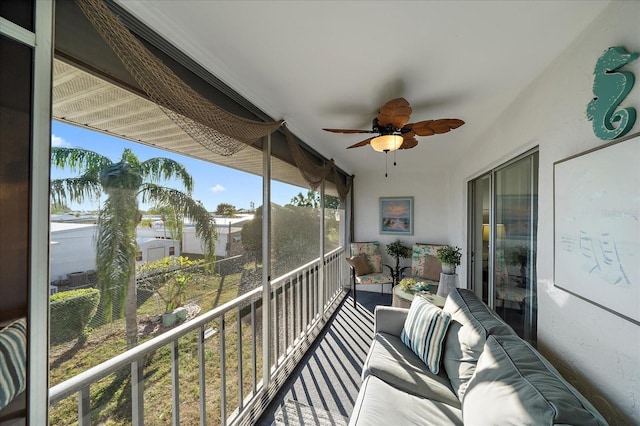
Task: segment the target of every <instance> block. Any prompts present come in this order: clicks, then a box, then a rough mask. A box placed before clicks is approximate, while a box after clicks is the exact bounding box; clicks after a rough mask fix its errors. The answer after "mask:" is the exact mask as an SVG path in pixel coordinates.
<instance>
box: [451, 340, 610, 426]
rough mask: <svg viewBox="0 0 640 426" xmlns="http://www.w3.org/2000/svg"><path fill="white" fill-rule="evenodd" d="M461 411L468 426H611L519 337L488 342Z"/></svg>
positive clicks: (470, 382)
mask: <svg viewBox="0 0 640 426" xmlns="http://www.w3.org/2000/svg"><path fill="white" fill-rule="evenodd" d="M488 401H490V403H487V402H488ZM462 410H463V413H464V421H465V423H468V424H514V425H515V424H517V425H540V424H545V425H552V424H576V425H606V424H607V422H606V421H605V419H604V418H603V417H602V416H601V415H600V413H598V411H597V410H596V409H595V408H594V407H593V406H592V405H591V403H589V402H588V401H587V400H586V399H585V398H584V397H583V396H582V395H581V394H580V393H579V392H578V391H577V390H576V389H575V388H574V387H573V386H571V385H570V384H569V383H567V382H566V381H565V380H564V379H563V378H562V376H561V375H560V373H558V371H557V370H556V369H555V368H553V366H551V364H550V363H549V362H548V361H547V360H546V359H544V358H543V357H542V355H540V353H539V352H538V351H536V350H535V349H534V348H533V347H531V345H529V344H528V343H526V342H525V341H524V340H522V339H520V338H519V337H517V336H489V338H487V342H486V343H485V347H484V351H483V352H482V355H481V356H480V359H479V360H478V365H477V367H476V372H475V375H474V376H473V378H472V379H471V380H470V381H469V386H468V387H467V391H466V394H465V397H464V400H463V402H462Z"/></svg>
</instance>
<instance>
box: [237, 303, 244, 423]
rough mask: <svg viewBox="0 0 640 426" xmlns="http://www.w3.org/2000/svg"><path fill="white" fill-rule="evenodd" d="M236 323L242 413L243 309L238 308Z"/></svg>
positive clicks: (239, 402)
mask: <svg viewBox="0 0 640 426" xmlns="http://www.w3.org/2000/svg"><path fill="white" fill-rule="evenodd" d="M236 321H237V322H238V412H241V411H242V409H243V408H244V401H243V399H244V398H243V389H242V386H243V383H242V382H243V381H244V380H243V379H244V378H243V374H242V373H243V371H242V370H243V368H242V340H243V339H242V309H241V308H240V307H239V308H238V316H237V319H236Z"/></svg>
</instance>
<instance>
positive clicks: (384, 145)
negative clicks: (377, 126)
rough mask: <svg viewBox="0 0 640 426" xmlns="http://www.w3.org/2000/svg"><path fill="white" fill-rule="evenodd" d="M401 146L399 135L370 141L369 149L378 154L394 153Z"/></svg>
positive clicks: (383, 136) (384, 136)
mask: <svg viewBox="0 0 640 426" xmlns="http://www.w3.org/2000/svg"><path fill="white" fill-rule="evenodd" d="M401 145H402V136H400V135H382V136H378V137H377V138H374V139H371V148H373V149H374V150H375V151H378V152H385V151H387V152H389V151H395V150H396V149H398V148H400V146H401Z"/></svg>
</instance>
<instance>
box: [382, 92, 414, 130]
mask: <svg viewBox="0 0 640 426" xmlns="http://www.w3.org/2000/svg"><path fill="white" fill-rule="evenodd" d="M410 116H411V106H410V105H409V102H408V101H407V100H406V99H405V98H397V99H393V100H390V101H389V102H387V103H386V104H384V105H382V107H381V108H380V113H379V114H378V125H379V126H382V127H385V126H387V125H389V124H391V125H392V126H393V128H394V129H400V128H402V127H403V126H404V125H405V124H407V123H408V122H409V117H410Z"/></svg>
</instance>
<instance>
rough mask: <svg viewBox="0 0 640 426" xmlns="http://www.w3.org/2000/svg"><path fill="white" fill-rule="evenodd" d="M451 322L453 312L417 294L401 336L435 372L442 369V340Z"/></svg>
mask: <svg viewBox="0 0 640 426" xmlns="http://www.w3.org/2000/svg"><path fill="white" fill-rule="evenodd" d="M450 322H451V314H449V313H448V312H444V311H443V310H442V309H440V308H438V307H437V306H435V305H433V304H432V303H431V302H428V301H427V300H425V299H424V298H422V297H420V296H419V295H416V296H415V297H414V298H413V302H411V307H410V308H409V313H408V314H407V319H406V320H405V323H404V328H403V329H402V334H401V335H400V338H401V339H402V342H403V343H404V344H405V345H407V346H408V347H409V348H410V349H411V350H412V351H413V352H414V353H415V354H416V355H418V357H420V359H421V360H422V361H423V362H424V363H425V364H427V367H429V370H430V371H431V372H432V373H433V374H438V371H439V369H440V356H441V355H442V342H443V341H444V336H445V334H446V332H447V328H448V327H449V323H450Z"/></svg>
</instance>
